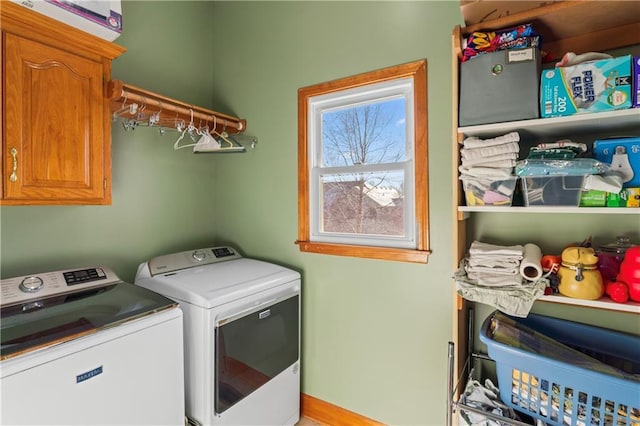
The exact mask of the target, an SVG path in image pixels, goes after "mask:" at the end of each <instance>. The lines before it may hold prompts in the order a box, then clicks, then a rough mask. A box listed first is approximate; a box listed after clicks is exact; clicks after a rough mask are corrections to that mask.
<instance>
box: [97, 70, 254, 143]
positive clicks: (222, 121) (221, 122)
mask: <svg viewBox="0 0 640 426" xmlns="http://www.w3.org/2000/svg"><path fill="white" fill-rule="evenodd" d="M107 93H108V97H109V100H110V104H111V112H113V113H116V112H120V111H122V110H123V109H124V108H127V107H129V106H130V105H132V104H133V103H136V104H138V105H137V107H140V108H142V109H144V110H145V111H146V113H147V114H149V113H150V112H151V109H154V110H155V111H154V112H155V113H158V114H159V115H161V116H162V117H161V121H162V122H164V123H167V122H173V123H175V122H177V121H178V120H182V121H183V122H186V123H189V122H190V121H191V120H192V119H193V120H194V121H195V120H198V121H199V122H202V121H203V120H204V121H205V122H206V123H207V125H211V126H212V129H211V130H212V131H215V132H217V133H220V132H223V131H226V132H227V133H239V132H242V131H244V130H245V128H246V125H247V122H246V120H244V119H241V118H238V117H233V116H231V115H227V114H222V113H219V112H216V111H212V110H209V109H206V108H202V107H199V106H195V105H190V104H187V103H185V102H181V101H178V100H175V99H171V98H168V97H166V96H163V95H159V94H157V93H154V92H150V91H148V90H145V89H141V88H139V87H135V86H132V85H130V84H127V83H124V82H123V81H121V80H111V81H110V82H109V85H108V88H107ZM214 124H215V129H213V125H214Z"/></svg>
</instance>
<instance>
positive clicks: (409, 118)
mask: <svg viewBox="0 0 640 426" xmlns="http://www.w3.org/2000/svg"><path fill="white" fill-rule="evenodd" d="M397 98H403V99H404V101H405V102H404V104H405V117H404V118H405V129H406V131H405V135H406V139H405V142H406V146H405V152H406V159H405V160H404V161H399V162H395V163H383V164H379V163H376V164H366V165H353V166H341V167H325V166H323V165H322V118H323V113H325V112H331V111H332V110H336V109H343V108H344V107H352V108H355V107H357V106H361V105H367V104H370V103H373V102H381V101H387V100H392V99H397ZM413 104H414V88H413V79H412V78H402V79H395V80H389V81H385V82H381V83H376V84H369V85H364V86H360V87H355V88H352V89H347V90H343V91H339V92H333V93H328V94H324V95H320V96H313V97H311V98H309V115H308V120H309V121H308V123H307V126H308V127H307V128H308V141H309V142H308V143H309V159H308V161H309V194H310V197H309V202H310V205H309V219H310V241H317V242H325V243H337V244H357V245H367V246H380V247H397V248H412V249H415V248H416V246H417V239H416V226H415V196H414V194H415V185H414V183H415V182H414V175H415V169H414V167H415V162H414V160H413V158H414V155H415V149H414V148H415V142H414V131H413V129H414V123H415V120H414V117H413ZM398 170H400V171H403V172H404V188H403V189H404V209H403V223H404V236H384V235H364V234H355V235H354V234H346V233H345V234H341V233H335V232H323V231H322V230H321V221H322V212H323V209H322V199H321V197H322V195H321V190H320V188H321V186H322V176H324V175H328V174H338V173H346V174H351V173H357V172H371V171H374V172H375V171H398Z"/></svg>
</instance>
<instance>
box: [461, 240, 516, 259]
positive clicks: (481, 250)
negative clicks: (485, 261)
mask: <svg viewBox="0 0 640 426" xmlns="http://www.w3.org/2000/svg"><path fill="white" fill-rule="evenodd" d="M523 251H524V247H523V246H522V245H520V244H518V245H513V246H501V245H496V244H489V243H483V242H481V241H477V240H476V241H474V242H472V243H471V247H470V248H469V254H470V255H476V254H481V255H487V254H491V255H503V256H511V257H513V258H517V259H522V255H523Z"/></svg>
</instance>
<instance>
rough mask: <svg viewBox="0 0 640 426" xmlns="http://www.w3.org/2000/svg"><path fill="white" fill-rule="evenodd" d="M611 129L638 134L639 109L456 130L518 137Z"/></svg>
mask: <svg viewBox="0 0 640 426" xmlns="http://www.w3.org/2000/svg"><path fill="white" fill-rule="evenodd" d="M611 129H615V131H616V134H617V135H618V134H619V135H620V136H623V134H621V132H630V135H631V136H639V135H640V108H632V109H623V110H617V111H606V112H598V113H591V114H575V115H571V116H567V117H553V118H539V119H536V120H522V121H509V122H504V123H491V124H482V125H479V126H467V127H459V128H458V133H460V134H464V135H465V136H476V137H479V138H483V137H484V138H486V137H495V136H499V135H503V134H506V133H509V132H513V131H518V132H519V133H520V136H521V137H522V138H525V137H537V138H539V137H551V136H554V137H555V136H559V135H563V134H572V135H577V134H586V133H599V132H605V131H610V130H611Z"/></svg>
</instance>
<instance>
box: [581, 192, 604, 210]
mask: <svg viewBox="0 0 640 426" xmlns="http://www.w3.org/2000/svg"><path fill="white" fill-rule="evenodd" d="M606 204H607V192H606V191H599V190H597V189H590V190H588V191H582V195H580V207H604V206H606Z"/></svg>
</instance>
